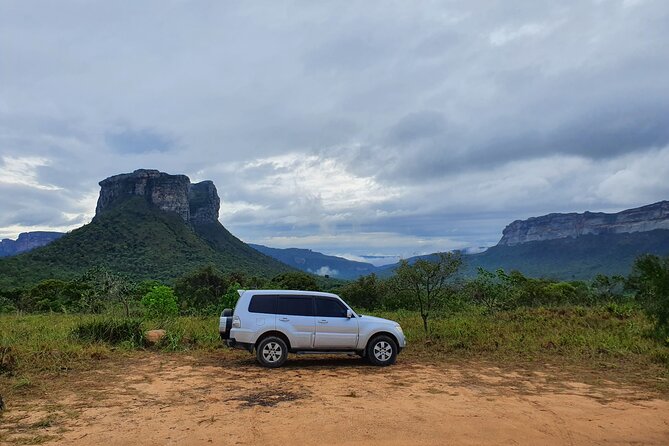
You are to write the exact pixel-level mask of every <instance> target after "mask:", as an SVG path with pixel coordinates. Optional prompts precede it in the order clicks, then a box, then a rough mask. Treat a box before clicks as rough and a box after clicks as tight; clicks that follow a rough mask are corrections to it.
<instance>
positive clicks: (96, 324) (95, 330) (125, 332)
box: [72, 319, 144, 346]
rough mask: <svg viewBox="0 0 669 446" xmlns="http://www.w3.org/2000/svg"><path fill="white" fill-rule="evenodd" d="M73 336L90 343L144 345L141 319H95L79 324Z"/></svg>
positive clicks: (73, 331)
mask: <svg viewBox="0 0 669 446" xmlns="http://www.w3.org/2000/svg"><path fill="white" fill-rule="evenodd" d="M72 334H73V336H74V337H75V338H77V339H79V340H82V341H88V342H108V343H110V344H120V343H122V342H129V343H131V344H133V345H136V346H141V345H144V330H143V329H142V321H141V320H139V319H93V320H91V321H86V322H82V323H80V324H78V325H77V326H76V327H75V328H74V330H72Z"/></svg>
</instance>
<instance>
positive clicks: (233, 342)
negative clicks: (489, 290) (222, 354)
mask: <svg viewBox="0 0 669 446" xmlns="http://www.w3.org/2000/svg"><path fill="white" fill-rule="evenodd" d="M225 345H227V346H228V347H231V348H238V349H241V350H248V351H249V352H253V347H255V345H253V344H251V343H249V342H237V340H236V339H235V338H229V339H226V340H225Z"/></svg>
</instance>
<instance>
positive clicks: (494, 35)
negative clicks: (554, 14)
mask: <svg viewBox="0 0 669 446" xmlns="http://www.w3.org/2000/svg"><path fill="white" fill-rule="evenodd" d="M552 28H553V26H548V25H546V24H541V23H526V24H524V25H521V26H519V27H517V28H509V27H502V28H497V29H496V30H494V31H493V32H491V33H490V37H489V39H490V43H491V44H492V45H493V46H502V45H506V44H507V43H509V42H512V41H514V40H517V39H521V38H525V37H533V36H543V35H546V34H548V33H549V32H550V31H551V29H552Z"/></svg>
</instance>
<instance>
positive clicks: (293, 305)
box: [276, 296, 314, 316]
mask: <svg viewBox="0 0 669 446" xmlns="http://www.w3.org/2000/svg"><path fill="white" fill-rule="evenodd" d="M276 313H277V314H287V315H292V316H313V315H314V301H313V299H312V298H311V297H309V296H279V305H278V309H277V311H276Z"/></svg>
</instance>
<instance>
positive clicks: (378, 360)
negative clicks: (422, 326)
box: [367, 335, 397, 366]
mask: <svg viewBox="0 0 669 446" xmlns="http://www.w3.org/2000/svg"><path fill="white" fill-rule="evenodd" d="M367 358H368V359H369V362H371V363H372V364H373V365H377V366H387V365H391V364H394V363H395V360H396V359H397V343H396V342H395V341H394V340H393V339H392V338H391V337H390V336H386V335H379V336H375V337H374V338H372V340H371V341H369V343H368V344H367Z"/></svg>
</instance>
